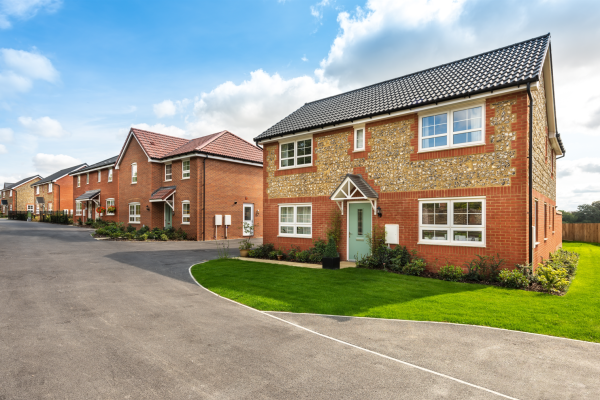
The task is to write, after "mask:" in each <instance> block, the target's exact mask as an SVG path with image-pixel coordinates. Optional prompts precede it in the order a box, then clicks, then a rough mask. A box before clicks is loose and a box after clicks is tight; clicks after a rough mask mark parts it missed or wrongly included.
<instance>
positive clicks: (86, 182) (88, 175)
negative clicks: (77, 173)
mask: <svg viewBox="0 0 600 400" xmlns="http://www.w3.org/2000/svg"><path fill="white" fill-rule="evenodd" d="M85 184H86V185H89V184H90V173H89V172H88V173H87V174H85Z"/></svg>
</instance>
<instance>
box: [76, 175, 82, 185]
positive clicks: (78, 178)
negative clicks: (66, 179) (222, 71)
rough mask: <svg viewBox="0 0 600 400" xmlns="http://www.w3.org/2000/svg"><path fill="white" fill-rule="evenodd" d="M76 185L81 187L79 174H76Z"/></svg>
mask: <svg viewBox="0 0 600 400" xmlns="http://www.w3.org/2000/svg"><path fill="white" fill-rule="evenodd" d="M77 187H81V175H77Z"/></svg>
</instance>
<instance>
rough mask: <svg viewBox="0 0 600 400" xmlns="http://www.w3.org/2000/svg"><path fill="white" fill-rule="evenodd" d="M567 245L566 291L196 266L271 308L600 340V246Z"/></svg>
mask: <svg viewBox="0 0 600 400" xmlns="http://www.w3.org/2000/svg"><path fill="white" fill-rule="evenodd" d="M564 248H565V249H567V250H570V251H576V252H578V253H579V254H580V255H581V258H580V260H579V268H578V271H577V275H576V277H575V279H574V281H573V283H572V284H571V287H570V289H569V291H568V292H567V294H566V295H564V296H552V295H548V294H545V293H537V292H527V291H523V290H516V289H504V288H498V287H494V286H484V285H476V284H468V283H454V282H445V281H440V280H436V279H428V278H421V277H414V276H407V275H397V274H391V273H388V272H383V271H375V270H364V269H356V268H348V269H343V270H338V271H330V270H321V269H310V268H298V267H289V266H284V265H276V264H266V263H258V262H250V261H240V260H213V261H209V262H207V263H204V264H198V265H195V266H193V267H192V270H191V271H192V275H193V276H194V278H196V280H197V281H198V282H199V283H200V284H201V285H202V286H204V287H206V288H207V289H209V290H211V291H213V292H215V293H217V294H219V295H221V296H223V297H227V298H230V299H232V300H235V301H238V302H240V303H242V304H246V305H248V306H250V307H254V308H257V309H259V310H263V311H290V312H298V313H317V314H333V315H347V316H362V317H377V318H390V319H408V320H418V321H442V322H455V323H460V324H473V325H485V326H492V327H497V328H505V329H513V330H518V331H524V332H532V333H541V334H546V335H553V336H561V337H566V338H571V339H579V340H586V341H590V342H600V245H594V244H589V243H579V242H571V243H564Z"/></svg>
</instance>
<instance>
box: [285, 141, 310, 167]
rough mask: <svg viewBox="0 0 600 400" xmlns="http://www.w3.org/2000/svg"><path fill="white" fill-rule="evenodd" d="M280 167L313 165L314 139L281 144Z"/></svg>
mask: <svg viewBox="0 0 600 400" xmlns="http://www.w3.org/2000/svg"><path fill="white" fill-rule="evenodd" d="M280 160H281V164H280V168H291V167H302V166H309V165H312V139H305V140H297V141H295V142H288V143H283V144H282V145H281V146H280Z"/></svg>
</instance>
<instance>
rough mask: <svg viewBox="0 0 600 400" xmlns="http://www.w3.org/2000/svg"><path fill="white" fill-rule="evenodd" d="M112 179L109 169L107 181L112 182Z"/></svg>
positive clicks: (111, 172) (110, 169) (111, 170)
mask: <svg viewBox="0 0 600 400" xmlns="http://www.w3.org/2000/svg"><path fill="white" fill-rule="evenodd" d="M112 178H113V169H112V168H109V169H108V181H109V182H112Z"/></svg>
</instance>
